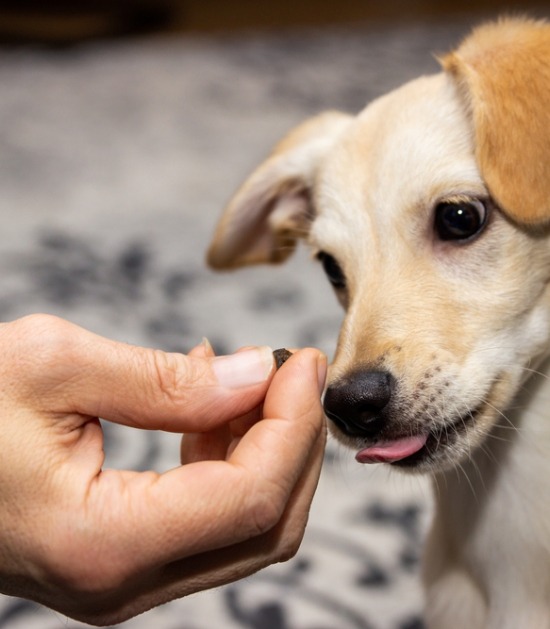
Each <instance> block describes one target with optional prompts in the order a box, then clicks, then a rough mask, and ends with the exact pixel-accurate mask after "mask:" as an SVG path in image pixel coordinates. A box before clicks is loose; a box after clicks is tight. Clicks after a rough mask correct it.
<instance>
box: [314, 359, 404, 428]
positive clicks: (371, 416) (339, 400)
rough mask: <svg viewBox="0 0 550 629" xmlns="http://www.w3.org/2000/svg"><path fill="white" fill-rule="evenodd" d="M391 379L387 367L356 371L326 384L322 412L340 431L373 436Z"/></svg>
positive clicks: (389, 392)
mask: <svg viewBox="0 0 550 629" xmlns="http://www.w3.org/2000/svg"><path fill="white" fill-rule="evenodd" d="M394 388H395V379H394V377H393V376H392V375H391V374H390V373H389V372H387V371H359V372H355V373H353V374H351V375H350V376H348V377H346V378H344V379H342V380H339V381H337V382H335V383H333V384H332V385H330V386H329V387H328V389H327V391H326V393H325V399H324V407H325V413H326V415H327V417H328V418H329V419H331V420H332V421H333V422H334V423H335V424H336V425H337V426H338V427H339V428H340V429H341V430H342V431H343V432H345V433H347V434H351V435H361V436H369V437H373V436H375V435H376V434H378V433H379V432H380V430H381V429H382V426H383V419H382V416H381V413H382V411H383V409H384V408H385V407H386V406H387V405H388V404H389V402H390V400H391V397H392V393H393V390H394Z"/></svg>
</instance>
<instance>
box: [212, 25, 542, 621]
mask: <svg viewBox="0 0 550 629" xmlns="http://www.w3.org/2000/svg"><path fill="white" fill-rule="evenodd" d="M441 65H442V72H441V73H439V74H436V75H434V76H427V77H422V78H419V79H417V80H414V81H412V82H410V83H408V84H406V85H404V86H403V87H401V88H399V89H397V90H395V91H393V92H391V93H390V94H388V95H385V96H383V97H381V98H379V99H377V100H375V101H374V102H372V103H371V104H370V105H369V106H368V107H367V108H366V109H364V110H363V111H362V112H361V113H360V114H359V115H357V116H350V115H347V114H343V113H337V112H329V113H325V114H322V115H320V116H318V117H316V118H313V119H312V120H309V121H307V122H305V123H304V124H302V125H301V126H299V127H298V128H297V129H295V130H294V131H292V132H291V133H290V134H289V135H288V136H287V137H286V138H285V139H284V140H283V141H282V142H281V143H280V144H279V145H278V146H277V147H276V148H275V150H274V152H273V153H272V155H271V156H270V157H269V158H268V159H267V161H266V162H265V163H263V164H262V165H261V166H260V167H259V168H258V169H257V170H256V171H255V172H254V173H253V174H252V175H251V176H250V178H249V179H248V181H246V182H245V184H244V185H243V186H242V187H241V189H240V190H239V191H238V192H237V193H236V195H235V197H234V198H233V200H232V201H231V202H230V204H229V206H228V208H227V210H226V211H225V213H224V214H223V216H222V218H221V221H220V223H219V225H218V228H217V231H216V233H215V236H214V239H213V243H212V245H211V248H210V251H209V263H210V265H211V266H213V267H215V268H220V269H226V268H234V267H238V266H241V265H245V264H253V263H260V262H271V263H275V262H282V261H283V260H285V259H286V258H287V257H288V256H289V255H290V253H291V251H292V249H293V247H294V246H295V244H296V241H297V239H298V238H302V237H303V238H305V239H306V240H307V242H308V244H309V246H310V247H311V248H312V250H313V252H314V253H315V255H316V257H317V258H318V259H319V260H320V262H321V263H322V265H323V267H324V270H325V272H326V274H327V276H328V280H329V281H330V282H331V284H332V285H333V287H334V290H335V292H336V295H337V297H338V299H339V300H340V302H341V303H342V305H343V306H344V308H345V311H346V315H345V318H344V321H343V325H342V328H341V332H340V336H339V341H338V347H337V351H336V355H335V358H334V362H333V365H332V367H331V375H330V379H329V383H328V387H327V390H326V393H325V397H324V406H325V411H326V415H327V417H328V418H329V419H330V420H331V423H332V430H333V433H334V434H335V435H336V437H337V438H338V439H340V440H341V441H342V442H343V443H345V444H347V445H348V446H349V447H350V448H352V449H353V450H354V451H355V452H356V453H357V454H356V459H357V461H359V462H360V463H373V462H380V463H385V464H388V465H392V466H393V467H396V468H399V469H401V470H406V471H409V472H427V473H429V474H431V475H432V476H433V479H434V484H435V489H436V491H435V500H436V507H437V508H436V516H435V522H434V524H433V529H432V532H431V535H430V538H429V541H428V545H427V546H428V548H427V557H426V562H425V570H424V573H425V574H424V577H425V582H426V586H427V596H426V598H427V605H426V622H427V624H428V626H429V627H430V628H440V629H462V628H465V629H481V628H483V629H549V628H550V417H549V415H550V410H549V406H548V405H549V402H550V382H549V378H548V374H549V373H550V366H549V365H550V362H549V361H547V360H546V358H547V356H548V354H549V345H550V343H549V341H550V288H549V282H550V242H549V240H550V25H549V24H547V23H545V22H537V21H530V20H526V19H519V18H515V19H504V20H501V21H499V22H496V23H490V24H485V25H482V26H481V27H479V28H478V29H476V30H475V31H474V32H473V33H472V34H471V35H470V36H469V37H467V38H466V40H465V41H464V42H463V43H462V44H461V45H460V46H459V47H458V49H457V50H455V51H454V52H452V53H450V54H448V55H447V56H444V57H443V58H442V59H441Z"/></svg>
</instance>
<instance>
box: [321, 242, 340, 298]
mask: <svg viewBox="0 0 550 629" xmlns="http://www.w3.org/2000/svg"><path fill="white" fill-rule="evenodd" d="M317 259H318V260H320V262H321V264H322V265H323V269H324V270H325V273H326V274H327V277H328V279H329V282H330V283H331V284H332V285H333V286H334V288H336V289H342V288H345V287H346V276H345V275H344V272H343V271H342V269H341V268H340V265H339V264H338V262H336V260H335V259H334V258H333V257H332V256H331V255H330V254H329V253H325V252H324V251H321V252H319V253H318V254H317Z"/></svg>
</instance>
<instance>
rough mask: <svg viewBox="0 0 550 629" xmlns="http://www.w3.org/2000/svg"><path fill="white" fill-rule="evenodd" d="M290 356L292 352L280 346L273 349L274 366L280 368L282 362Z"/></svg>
mask: <svg viewBox="0 0 550 629" xmlns="http://www.w3.org/2000/svg"><path fill="white" fill-rule="evenodd" d="M291 356H292V352H289V351H288V349H285V348H284V347H282V348H281V349H276V350H273V358H274V359H275V366H276V367H277V369H280V368H281V367H282V365H283V364H284V363H286V361H287V360H288V359H289V358H290V357H291Z"/></svg>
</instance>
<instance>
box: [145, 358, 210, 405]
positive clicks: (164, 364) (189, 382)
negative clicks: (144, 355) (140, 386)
mask: <svg viewBox="0 0 550 629" xmlns="http://www.w3.org/2000/svg"><path fill="white" fill-rule="evenodd" d="M149 355H150V366H151V371H152V374H153V379H152V383H153V386H154V389H155V393H156V395H158V396H160V397H161V398H162V399H163V401H168V402H169V403H171V404H179V403H181V402H182V401H183V400H184V399H185V396H186V391H188V390H189V389H193V387H194V386H196V385H199V384H200V383H201V382H202V381H203V379H204V375H205V374H204V369H201V368H200V364H201V362H200V361H192V360H187V359H186V358H185V357H184V356H183V355H179V354H172V353H167V352H163V351H161V350H153V351H152V352H151V353H150V354H149ZM156 395H153V398H155V397H156Z"/></svg>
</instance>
